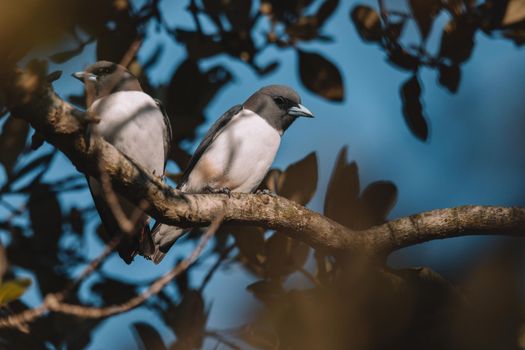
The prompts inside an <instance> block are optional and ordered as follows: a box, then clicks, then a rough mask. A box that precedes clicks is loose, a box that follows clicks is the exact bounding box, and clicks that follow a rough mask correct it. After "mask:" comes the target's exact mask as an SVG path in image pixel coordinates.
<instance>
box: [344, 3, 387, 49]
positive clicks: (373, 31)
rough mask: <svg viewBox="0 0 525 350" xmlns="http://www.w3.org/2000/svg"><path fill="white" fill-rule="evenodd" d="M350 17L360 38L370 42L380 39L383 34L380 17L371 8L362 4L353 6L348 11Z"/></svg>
mask: <svg viewBox="0 0 525 350" xmlns="http://www.w3.org/2000/svg"><path fill="white" fill-rule="evenodd" d="M350 18H351V19H352V21H353V22H354V26H355V28H356V30H357V32H358V33H359V35H360V36H361V39H363V40H364V41H371V42H378V41H380V40H381V37H382V35H383V30H382V28H381V19H380V17H379V15H378V14H377V12H376V11H375V10H374V9H373V8H371V7H369V6H364V5H358V6H355V7H354V8H353V9H352V12H350Z"/></svg>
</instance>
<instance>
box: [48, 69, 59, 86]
mask: <svg viewBox="0 0 525 350" xmlns="http://www.w3.org/2000/svg"><path fill="white" fill-rule="evenodd" d="M61 76H62V71H61V70H56V71H54V72H51V73H49V74H48V75H47V76H46V79H47V81H48V82H50V83H52V82H54V81H55V80H58V79H60V77H61Z"/></svg>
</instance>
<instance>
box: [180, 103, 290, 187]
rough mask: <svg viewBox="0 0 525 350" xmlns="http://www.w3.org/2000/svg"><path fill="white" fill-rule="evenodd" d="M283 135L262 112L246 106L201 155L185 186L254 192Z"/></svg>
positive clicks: (266, 170) (268, 166)
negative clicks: (265, 118) (259, 112)
mask: <svg viewBox="0 0 525 350" xmlns="http://www.w3.org/2000/svg"><path fill="white" fill-rule="evenodd" d="M280 143H281V136H280V134H279V133H278V132H277V130H276V129H275V128H273V127H272V126H270V125H269V124H268V123H267V122H266V121H265V120H264V119H263V118H261V117H260V116H259V115H258V114H256V113H254V112H252V111H250V110H248V109H243V110H242V111H241V112H239V113H238V114H237V115H235V116H234V117H233V118H232V120H231V121H230V122H229V123H228V124H227V125H226V126H225V127H224V128H223V129H222V130H221V132H220V133H219V134H218V135H217V136H216V137H215V139H214V140H213V141H212V143H211V145H210V146H209V147H208V149H207V150H206V151H205V152H204V154H203V155H202V156H201V158H200V159H199V161H198V162H197V164H196V165H195V167H194V168H193V170H192V172H191V174H190V175H189V177H188V181H187V183H186V184H185V186H184V188H183V190H185V191H188V192H198V191H201V190H202V189H203V188H204V187H206V186H210V187H212V188H216V189H217V188H221V187H227V188H229V189H230V190H232V191H235V192H251V191H253V190H254V189H256V188H257V186H259V184H260V182H261V181H262V180H263V178H264V176H265V175H266V173H267V172H268V170H269V168H270V166H271V165H272V163H273V160H274V158H275V155H276V153H277V150H278V149H279V145H280Z"/></svg>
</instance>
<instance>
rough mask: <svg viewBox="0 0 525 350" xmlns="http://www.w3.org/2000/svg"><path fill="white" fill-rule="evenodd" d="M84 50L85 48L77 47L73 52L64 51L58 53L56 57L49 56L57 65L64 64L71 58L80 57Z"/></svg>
mask: <svg viewBox="0 0 525 350" xmlns="http://www.w3.org/2000/svg"><path fill="white" fill-rule="evenodd" d="M82 50H84V46H82V45H80V46H79V47H76V48H74V49H72V50H67V51H62V52H58V53H56V54H54V55H51V56H49V59H50V60H51V61H53V62H55V63H64V62H66V61H68V60H70V59H71V58H73V57H75V56H77V55H79V54H80V53H81V52H82Z"/></svg>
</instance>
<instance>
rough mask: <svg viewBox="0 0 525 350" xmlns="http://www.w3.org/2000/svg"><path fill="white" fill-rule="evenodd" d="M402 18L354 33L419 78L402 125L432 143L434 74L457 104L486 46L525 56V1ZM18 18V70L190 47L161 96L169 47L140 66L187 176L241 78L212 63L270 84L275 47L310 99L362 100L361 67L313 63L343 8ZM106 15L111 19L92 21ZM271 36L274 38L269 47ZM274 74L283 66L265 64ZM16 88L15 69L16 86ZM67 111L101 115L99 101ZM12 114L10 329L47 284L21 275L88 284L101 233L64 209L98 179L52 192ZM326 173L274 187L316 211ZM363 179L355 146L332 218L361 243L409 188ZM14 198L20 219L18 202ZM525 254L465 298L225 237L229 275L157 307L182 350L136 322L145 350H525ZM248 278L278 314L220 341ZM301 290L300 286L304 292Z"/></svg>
mask: <svg viewBox="0 0 525 350" xmlns="http://www.w3.org/2000/svg"><path fill="white" fill-rule="evenodd" d="M388 5H389V4H388V1H384V2H383V1H381V0H379V3H378V8H379V10H376V9H374V8H372V7H371V6H369V5H365V4H356V5H354V6H353V8H352V9H351V10H350V18H349V19H350V20H351V21H352V22H353V23H354V25H355V29H356V32H357V33H358V35H359V36H360V38H361V39H362V40H363V41H365V42H367V43H373V44H375V45H377V46H378V47H379V48H380V50H382V51H383V52H384V53H385V55H386V57H387V61H388V63H389V64H390V65H392V66H394V67H395V68H397V69H400V70H403V71H406V73H407V79H406V81H405V82H403V83H402V85H401V87H400V98H401V101H402V105H403V107H402V112H403V115H404V117H405V122H406V124H407V126H408V127H409V129H410V130H411V131H412V133H413V134H414V136H415V137H417V138H418V139H420V140H422V141H425V140H427V139H428V137H429V134H430V128H429V126H428V123H429V120H430V119H431V116H428V115H427V114H426V113H425V111H424V103H423V98H424V89H423V87H422V86H421V80H420V78H419V77H420V74H421V71H422V70H423V69H424V68H427V69H431V70H435V71H436V72H437V75H438V79H437V81H438V83H439V84H440V85H441V86H442V87H444V88H445V89H447V90H448V91H449V92H451V93H455V92H456V91H458V89H459V88H460V82H461V73H462V65H464V64H465V63H466V62H467V61H468V60H469V58H470V57H471V55H472V54H473V53H474V48H475V39H476V35H477V34H478V33H480V32H482V33H484V34H486V35H488V36H490V37H498V38H504V39H505V40H511V41H512V42H513V43H515V44H516V45H523V44H524V43H525V7H524V6H523V5H522V3H521V0H506V1H496V0H486V1H476V0H446V1H437V0H409V1H408V2H407V6H405V7H406V8H403V9H401V10H392V9H390V8H388V7H387V6H388ZM2 7H4V8H2V11H0V19H2V20H1V21H0V52H2V53H3V55H2V57H0V67H3V68H6V67H10V66H11V65H13V64H19V63H20V62H22V61H24V59H26V58H27V57H28V56H29V54H30V53H34V52H38V50H40V49H42V47H47V48H49V47H51V48H53V49H54V50H55V51H56V52H54V53H53V54H51V55H50V56H49V57H47V58H48V59H49V60H51V61H53V62H55V63H58V64H67V62H68V61H69V60H71V59H72V58H74V57H76V56H78V55H80V54H81V53H82V51H83V49H84V48H85V47H86V45H88V44H90V43H93V42H95V43H96V48H97V58H98V59H107V60H112V61H120V60H121V58H122V57H123V56H124V55H125V53H126V52H127V51H128V49H129V47H130V46H131V45H132V43H133V42H134V41H136V40H137V39H141V40H143V41H145V40H147V38H148V37H147V36H148V28H149V27H150V26H154V27H155V28H156V30H158V31H162V32H164V33H166V34H167V35H168V36H169V38H170V40H174V41H175V42H177V43H179V44H181V45H183V46H184V48H185V52H186V57H185V59H184V60H183V62H182V63H180V64H179V65H178V66H177V67H176V69H175V70H174V72H173V74H172V76H171V77H170V79H169V82H168V83H167V84H166V85H159V86H154V85H153V84H152V83H151V82H150V81H149V78H148V73H149V71H150V70H151V68H153V67H154V66H155V65H156V64H157V63H158V60H159V58H160V56H161V53H162V52H163V50H164V49H165V46H167V45H168V43H166V42H160V43H158V46H157V47H156V48H155V49H154V50H152V52H151V54H150V55H149V57H147V58H146V59H145V60H144V61H141V62H139V61H138V60H134V61H133V62H132V63H131V65H130V69H131V70H132V71H133V72H134V73H135V74H136V75H137V76H139V78H140V80H141V83H142V85H143V86H144V87H145V89H146V90H147V92H148V93H149V94H151V95H152V96H154V97H157V98H160V99H162V100H163V101H164V102H165V104H166V106H167V110H168V114H169V116H170V118H171V122H172V125H173V130H174V142H175V147H174V149H173V151H172V154H171V155H170V159H171V160H172V161H174V162H175V163H176V164H177V165H179V166H180V167H184V166H185V164H186V162H187V161H188V159H189V154H188V153H187V151H186V150H185V149H184V148H183V147H182V145H183V144H185V143H187V142H194V141H196V129H197V128H198V127H199V126H200V125H201V124H202V123H203V122H204V120H205V109H206V108H207V106H208V105H209V104H210V102H211V101H212V100H213V99H214V98H215V96H216V95H217V94H218V93H219V92H220V91H221V90H222V89H223V88H225V87H226V86H228V84H231V82H232V81H233V79H234V78H237V77H236V74H235V72H234V71H232V68H231V67H226V66H224V65H221V64H218V65H213V66H211V67H209V66H208V67H206V68H205V67H204V66H203V65H202V64H201V63H202V62H203V61H204V60H207V59H210V58H213V57H218V56H220V55H225V56H228V57H230V58H231V59H232V60H237V61H238V62H241V63H242V64H244V65H246V66H247V67H250V69H252V70H253V71H254V72H256V74H258V75H259V76H261V77H263V76H266V75H268V74H270V73H271V72H273V71H274V70H275V69H276V68H277V67H278V66H279V64H280V60H279V57H278V55H277V54H275V55H273V56H272V57H271V58H268V57H269V55H268V54H267V53H268V52H270V50H269V48H274V49H276V50H278V51H277V52H281V51H282V50H291V51H293V52H294V54H295V55H296V59H297V64H296V65H297V68H298V76H299V78H300V81H301V82H302V84H303V85H304V87H305V88H306V89H308V90H309V91H311V92H312V93H314V94H316V95H317V96H319V97H320V98H322V99H325V100H326V101H329V102H332V103H340V102H341V101H343V100H344V99H345V98H346V95H345V83H346V82H345V81H344V79H343V75H342V74H341V72H340V68H341V67H344V62H334V61H333V60H332V59H331V58H330V57H327V55H326V54H325V53H320V52H313V51H311V49H309V48H308V44H309V43H311V42H316V43H320V44H322V45H330V41H331V40H333V38H331V37H330V36H329V35H327V34H326V33H325V32H324V26H325V24H326V23H327V22H328V21H329V20H330V18H331V17H332V16H333V15H334V13H336V11H340V10H342V9H343V8H344V9H345V10H347V9H346V7H343V2H341V3H340V2H339V1H338V0H322V1H313V0H290V1H278V0H262V1H261V2H256V1H253V2H252V1H249V0H229V1H216V0H201V1H188V6H187V9H186V11H187V12H188V13H189V14H191V16H192V18H193V20H194V23H193V27H191V28H186V27H182V26H178V25H171V24H169V23H168V21H167V19H168V16H169V14H168V13H165V12H164V11H163V10H162V8H161V1H159V0H148V1H144V2H143V4H141V6H136V5H134V4H130V3H129V2H128V1H127V0H114V1H107V0H95V1H93V0H78V1H68V0H46V1H32V2H30V4H27V6H20V4H18V2H14V1H8V2H5V4H2ZM93 9H96V14H95V15H86V14H87V13H91V14H92V13H93V12H92V11H93ZM439 16H446V18H447V20H448V22H447V24H446V25H445V26H444V27H443V28H440V27H439V26H438V25H437V22H436V19H437V18H438V17H439ZM410 21H413V22H414V23H415V25H416V26H417V29H418V33H419V34H418V35H419V37H418V38H419V41H418V42H417V43H415V44H414V43H412V42H410V41H409V40H412V39H411V38H410V37H409V36H408V35H407V34H406V30H405V27H406V26H407V25H408V23H409V22H410ZM261 31H262V32H263V34H262V37H263V39H262V40H260V38H258V37H257V36H258V35H260V33H261ZM435 32H438V33H441V34H440V35H441V36H440V39H439V45H438V50H437V52H435V53H432V52H429V51H428V50H427V44H428V42H429V40H431V38H432V35H433V33H435ZM64 39H69V40H72V41H74V42H75V43H76V45H75V47H73V48H70V49H67V50H65V51H61V50H60V49H57V47H59V46H60V43H61V42H62V41H64ZM261 60H267V61H266V63H263V64H261V63H260V61H261ZM3 73H4V72H3V71H0V77H1V75H2V74H3ZM68 98H69V101H71V102H72V103H75V104H77V105H83V104H84V97H83V96H69V97H68ZM2 101H4V99H3V96H1V94H0V121H1V122H2V123H3V124H2V133H1V134H0V163H1V164H2V167H3V169H4V170H5V174H6V179H5V181H4V183H2V184H1V187H0V205H2V206H3V207H5V208H6V209H7V210H8V211H9V212H10V213H11V214H10V216H9V217H7V218H1V220H2V221H0V230H1V231H2V232H4V233H5V234H6V236H7V237H8V238H9V239H8V240H7V242H8V243H6V244H5V245H6V248H5V251H6V255H7V261H8V262H9V263H7V261H6V262H1V264H0V265H1V268H2V275H3V276H4V279H3V281H4V282H2V284H1V285H0V304H6V303H7V306H6V307H3V308H2V309H0V315H1V316H5V315H9V314H13V313H16V312H17V311H20V310H24V309H27V308H28V305H25V303H23V302H22V301H20V300H17V299H18V298H19V296H20V295H22V294H23V293H24V291H25V290H26V288H27V287H28V285H29V283H30V282H29V281H28V280H26V279H21V278H19V277H17V276H18V274H19V271H20V270H25V271H29V272H31V273H32V276H34V282H35V283H34V284H35V285H36V288H37V289H38V292H39V293H40V294H41V295H45V294H48V293H51V292H57V291H61V290H64V289H65V288H66V287H68V286H70V285H71V283H72V281H73V277H72V276H73V272H74V271H76V269H77V268H78V267H79V266H82V265H84V264H86V262H88V261H87V260H88V259H87V255H86V252H85V249H83V246H82V243H79V242H82V240H83V239H84V238H85V237H86V235H87V232H86V231H87V229H86V227H87V224H88V223H89V222H90V220H93V217H94V215H93V214H94V208H93V207H92V205H88V206H83V207H82V206H80V205H79V206H75V207H71V208H65V207H64V205H63V203H62V196H63V195H64V194H70V193H72V192H75V191H78V190H82V189H85V181H84V178H83V176H81V175H80V174H79V175H78V176H71V177H69V176H68V177H64V178H59V179H57V180H54V181H52V182H51V181H48V180H47V179H46V178H45V174H46V173H47V172H48V170H49V168H50V167H51V166H52V164H53V162H54V160H55V152H54V151H51V152H49V153H45V152H43V151H41V152H40V153H36V154H34V155H33V154H32V153H31V152H30V149H29V146H28V145H27V143H28V142H27V139H28V135H29V134H30V130H29V127H28V125H27V124H26V123H25V122H23V121H21V120H20V119H16V118H14V117H13V116H9V115H8V114H7V112H6V110H7V109H6V108H4V107H5V106H2V105H1V102H2ZM318 173H319V169H318V159H317V156H316V154H315V153H311V154H309V155H307V156H306V157H304V158H303V159H301V160H299V161H297V162H296V163H294V164H292V165H290V166H288V167H287V168H286V169H284V170H279V169H272V170H271V171H270V173H269V174H268V175H267V176H266V178H265V180H264V182H263V185H262V186H263V187H265V188H267V189H270V190H271V191H273V192H275V193H277V194H278V195H280V196H283V197H286V198H289V199H291V200H294V201H296V202H298V203H300V204H302V205H306V204H308V203H309V202H310V201H311V200H312V198H313V197H314V195H315V193H316V191H317V179H318ZM361 182H362V181H360V178H359V171H358V166H357V164H356V163H355V162H350V163H349V162H348V161H347V149H346V148H342V150H341V152H340V153H339V155H338V157H337V160H336V162H335V164H334V166H333V170H332V172H331V178H330V183H329V185H328V188H327V190H326V193H325V200H324V214H325V215H326V216H327V217H329V218H331V219H333V220H335V221H337V222H339V223H341V224H343V225H345V226H347V227H350V228H352V229H356V230H359V229H364V228H368V227H371V226H373V225H377V224H381V223H384V222H386V221H387V218H388V215H389V213H390V210H391V209H392V208H393V206H394V205H395V202H396V199H397V188H396V186H395V185H394V184H393V183H391V182H387V181H377V182H373V183H371V184H369V185H368V186H366V187H365V186H363V185H362V183H361ZM13 198H18V199H20V200H19V201H17V202H21V204H20V205H18V204H17V205H14V204H12V203H14V202H15V201H14V200H12V199H13ZM192 237H194V235H190V238H192ZM4 242H5V241H4ZM522 253H523V252H522V251H521V250H520V248H518V247H505V249H502V252H501V253H500V254H496V255H495V256H494V257H493V258H492V259H490V260H489V261H488V262H487V263H486V264H485V265H483V266H480V267H478V268H475V269H473V272H472V273H471V274H470V275H469V276H468V277H467V278H466V279H465V280H463V281H459V282H458V285H459V286H460V287H461V288H457V287H456V286H452V285H451V284H450V283H449V282H448V281H445V280H444V279H443V278H442V277H440V276H439V275H437V274H436V273H434V272H432V271H430V270H428V269H425V268H421V269H406V270H400V271H392V270H390V269H388V268H387V267H386V266H385V263H384V261H383V260H381V259H379V261H372V262H370V261H366V260H363V259H364V258H363V257H361V256H358V255H352V256H348V255H343V254H340V255H333V254H328V253H327V252H323V251H312V249H311V248H309V247H308V246H306V245H305V244H303V243H301V242H299V241H297V240H295V239H293V238H290V235H289V232H280V231H277V232H265V230H263V229H261V228H256V227H222V228H221V230H220V232H219V233H218V234H217V237H216V240H215V246H214V249H213V253H212V254H213V256H214V257H215V258H217V259H218V262H217V264H216V265H214V266H213V267H212V268H211V269H210V270H209V271H208V275H207V277H206V279H205V280H204V282H203V283H202V285H201V286H200V287H199V288H197V287H195V285H194V281H192V279H191V270H192V269H202V268H203V267H202V266H201V265H197V266H195V267H192V268H191V269H190V270H189V271H186V273H185V274H184V275H182V276H180V277H179V278H178V279H177V280H176V282H175V283H174V285H173V286H172V287H173V288H175V289H176V291H177V293H176V294H177V297H174V296H173V294H172V293H168V292H166V291H162V292H161V293H160V294H159V295H158V296H156V297H153V298H151V300H149V301H148V305H147V307H148V308H149V309H150V310H152V311H153V312H155V313H157V314H158V315H159V317H160V318H161V319H162V321H163V322H164V323H165V325H166V326H167V327H168V328H169V329H170V330H171V331H172V332H173V334H174V335H175V336H176V341H175V342H174V343H172V344H165V343H164V341H163V340H162V338H161V336H160V334H159V331H158V330H156V329H155V328H154V327H153V326H152V325H150V324H148V323H147V322H141V323H135V324H133V325H132V329H133V331H134V332H135V334H136V338H137V343H138V344H139V346H141V347H142V348H144V349H191V348H201V347H202V346H203V343H204V341H205V340H206V339H215V340H216V341H218V342H219V343H220V344H223V345H225V346H230V347H241V348H242V347H246V346H248V345H249V346H252V347H254V348H261V349H274V348H284V349H295V348H297V349H338V348H341V349H342V348H345V349H347V348H355V349H397V348H403V349H421V348H424V349H471V348H472V349H479V348H484V349H495V348H501V349H505V348H515V346H516V345H515V344H516V341H517V340H516V339H517V337H518V335H519V332H520V327H521V324H522V323H523V313H522V312H521V310H520V309H521V300H520V298H519V295H518V293H519V286H518V285H517V282H516V280H517V278H516V273H517V271H516V268H515V267H516V265H517V261H518V260H519V257H520V256H521V254H522ZM2 255H3V254H2ZM233 264H236V265H239V266H242V267H243V268H244V269H246V271H248V272H249V273H250V274H251V275H252V276H254V277H255V278H257V279H258V281H257V282H255V283H253V284H251V285H249V286H247V289H248V290H249V291H250V292H251V293H252V294H253V295H254V297H255V298H256V299H258V300H259V301H260V304H261V305H262V307H261V308H259V309H258V310H254V311H253V321H252V322H250V323H248V324H246V325H244V326H242V327H239V328H236V329H232V330H220V331H216V330H209V329H207V322H208V315H209V312H210V309H211V307H213V306H212V305H211V303H210V302H208V301H206V300H205V298H204V296H203V291H204V289H205V287H206V284H207V283H208V281H209V280H210V278H211V277H212V276H213V273H214V272H215V271H216V270H217V269H219V268H225V267H228V266H230V265H233ZM203 265H204V264H203ZM4 273H5V275H4ZM96 278H97V280H96V282H95V283H93V284H91V285H90V288H89V290H88V291H87V293H88V295H89V297H88V298H87V301H88V302H89V303H91V304H97V305H99V306H106V305H111V304H114V303H118V302H123V301H125V300H128V299H129V298H130V297H132V296H133V295H135V294H136V293H137V292H138V291H139V290H140V289H141V288H142V287H143V285H141V284H140V283H131V282H129V281H127V280H125V279H122V280H121V279H118V278H116V277H114V276H107V275H105V274H104V273H103V272H102V271H98V272H97V273H96ZM297 280H300V281H301V282H294V281H297ZM233 288H242V286H234V287H233ZM460 289H461V291H462V292H463V291H465V294H463V293H460ZM73 291H74V293H72V294H71V295H70V296H69V297H68V299H67V301H68V302H70V303H78V302H80V301H81V296H80V293H79V290H78V288H74V289H73ZM102 321H103V320H97V319H79V318H75V317H72V316H66V315H60V314H47V315H45V316H44V317H42V318H40V319H39V320H38V321H37V322H35V323H34V324H31V325H30V335H27V334H23V333H21V332H20V331H19V330H9V331H7V330H1V331H0V347H6V348H12V347H20V348H25V349H33V348H35V349H48V348H52V347H53V348H83V347H85V346H86V345H87V344H89V342H90V340H91V337H92V336H93V334H94V331H95V330H96V328H97V327H98V326H99V325H100V323H101V322H102ZM521 331H522V330H521ZM522 337H523V335H522Z"/></svg>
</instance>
